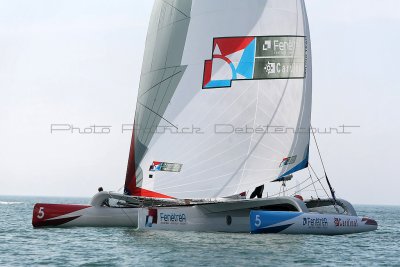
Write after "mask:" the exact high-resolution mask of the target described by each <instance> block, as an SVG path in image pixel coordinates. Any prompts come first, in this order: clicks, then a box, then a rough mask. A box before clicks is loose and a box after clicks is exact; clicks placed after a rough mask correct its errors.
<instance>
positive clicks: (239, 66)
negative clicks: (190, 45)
mask: <svg viewBox="0 0 400 267" xmlns="http://www.w3.org/2000/svg"><path fill="white" fill-rule="evenodd" d="M212 51H213V52H212V59H211V60H206V61H205V64H204V76H203V89H210V88H220V87H231V85H232V81H235V80H265V79H303V78H304V77H305V42H304V36H256V37H254V36H253V37H249V36H248V37H222V38H214V41H213V47H212Z"/></svg>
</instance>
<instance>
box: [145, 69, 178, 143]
mask: <svg viewBox="0 0 400 267" xmlns="http://www.w3.org/2000/svg"><path fill="white" fill-rule="evenodd" d="M174 71H176V69H175V70H174ZM164 72H165V70H164ZM171 82H172V79H170V80H169V83H168V86H167V88H166V89H165V90H164V95H163V97H162V99H161V102H160V105H159V106H158V108H157V113H159V112H160V109H161V107H162V106H163V103H164V99H165V96H166V95H167V93H168V91H169V89H170V86H171ZM159 92H160V88H159V89H158V90H157V95H156V97H155V99H154V102H153V107H154V104H155V103H156V99H157V98H158V93H159ZM166 108H167V107H165V109H166ZM165 109H164V111H165ZM149 120H150V118H149ZM149 120H148V121H147V123H146V128H147V125H148V122H149ZM155 121H156V118H154V119H153V121H152V123H151V125H152V126H153V125H154V122H155ZM149 137H150V133H148V134H147V136H146V139H145V143H147V140H148V139H149Z"/></svg>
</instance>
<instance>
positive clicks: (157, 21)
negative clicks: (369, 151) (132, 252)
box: [125, 0, 311, 198]
mask: <svg viewBox="0 0 400 267" xmlns="http://www.w3.org/2000/svg"><path fill="white" fill-rule="evenodd" d="M310 112H311V47H310V36H309V29H308V21H307V16H306V12H305V5H304V1H303V0H285V1H282V0H268V1H267V0H249V1H243V0H192V1H191V0H157V1H156V2H155V5H154V8H153V13H152V16H151V20H150V25H149V30H148V35H147V40H146V49H145V54H144V60H143V66H142V74H141V81H140V86H139V92H138V98H137V105H136V113H135V124H134V131H133V135H132V143H131V152H130V157H129V163H128V171H127V177H126V182H125V193H126V194H130V195H140V196H149V197H175V198H214V197H224V196H229V195H234V194H238V193H241V192H244V191H249V190H252V189H254V187H255V186H259V185H261V184H264V183H266V182H268V181H271V180H274V179H276V178H278V177H281V176H284V175H287V174H290V173H293V172H295V171H297V170H300V169H302V168H305V167H307V164H308V145H309V127H310Z"/></svg>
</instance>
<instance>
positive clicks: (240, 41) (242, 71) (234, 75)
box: [203, 37, 256, 89]
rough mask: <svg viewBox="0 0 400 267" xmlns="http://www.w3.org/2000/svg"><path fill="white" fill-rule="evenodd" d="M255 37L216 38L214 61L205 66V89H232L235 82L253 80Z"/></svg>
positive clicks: (207, 61) (207, 62)
mask: <svg viewBox="0 0 400 267" xmlns="http://www.w3.org/2000/svg"><path fill="white" fill-rule="evenodd" d="M255 53H256V38H255V37H224V38H214V42H213V53H212V59H211V60H206V61H205V64H204V77H203V88H204V89H208V88H219V87H230V86H231V83H232V81H233V80H249V79H253V72H254V63H255Z"/></svg>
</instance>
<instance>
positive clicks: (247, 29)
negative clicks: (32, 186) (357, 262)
mask: <svg viewBox="0 0 400 267" xmlns="http://www.w3.org/2000/svg"><path fill="white" fill-rule="evenodd" d="M311 79H312V62H311V43H310V32H309V26H308V19H307V15H306V9H305V3H304V0H284V1H282V0H248V1H243V0H156V1H155V4H154V8H153V12H152V15H151V20H150V25H149V29H148V34H147V39H146V48H145V53H144V60H143V66H142V73H141V80H140V86H139V92H138V97H137V104H136V112H135V118H134V130H133V134H132V141H131V147H130V154H129V160H128V169H127V174H126V180H125V190H124V193H123V194H122V193H114V192H99V193H97V194H96V195H95V196H94V197H93V198H92V200H91V203H90V205H72V204H71V205H67V204H44V203H38V204H36V205H35V207H34V211H33V219H32V223H33V226H34V227H47V226H58V227H71V226H94V227H104V226H115V227H121V226H126V227H132V228H135V229H145V230H176V231H210V232H213V231H222V232H251V233H287V234H328V235H333V234H347V233H356V232H364V231H371V230H375V229H377V223H376V221H375V220H373V219H369V218H367V217H359V216H357V214H356V211H355V209H354V208H353V206H352V205H351V204H350V203H349V202H347V201H345V200H343V199H338V198H336V197H335V194H334V191H333V190H331V196H329V197H328V198H325V199H321V198H319V197H318V198H310V199H306V200H304V199H303V197H301V196H299V191H298V190H297V191H295V192H292V194H289V190H286V184H287V183H290V182H289V180H290V179H291V178H292V177H293V174H294V173H296V172H298V171H300V170H302V169H306V168H310V165H309V145H310V136H311V134H310V126H311V124H310V120H311V96H312V84H311ZM311 174H312V173H310V177H311ZM296 175H297V174H296ZM323 178H326V179H325V180H324V181H327V182H328V185H329V188H330V189H331V186H330V184H329V180H327V176H326V174H325V176H324V177H323ZM314 179H315V180H313V182H312V183H311V184H312V185H314V184H315V183H316V182H317V181H318V182H321V178H318V177H314ZM270 182H276V183H270ZM264 184H265V188H266V192H264V195H266V194H265V193H267V194H268V195H266V196H265V197H264V198H263V197H261V196H262V194H263V192H262V191H263V188H264ZM278 184H279V185H281V188H280V189H282V191H280V194H278V195H273V194H270V193H269V192H270V190H272V188H276V185H278ZM254 188H256V190H254ZM267 191H268V192H267ZM300 191H301V190H300ZM251 192H253V194H252V197H253V196H258V198H249V196H250V193H251ZM285 193H286V194H285ZM332 207H333V208H332Z"/></svg>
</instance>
